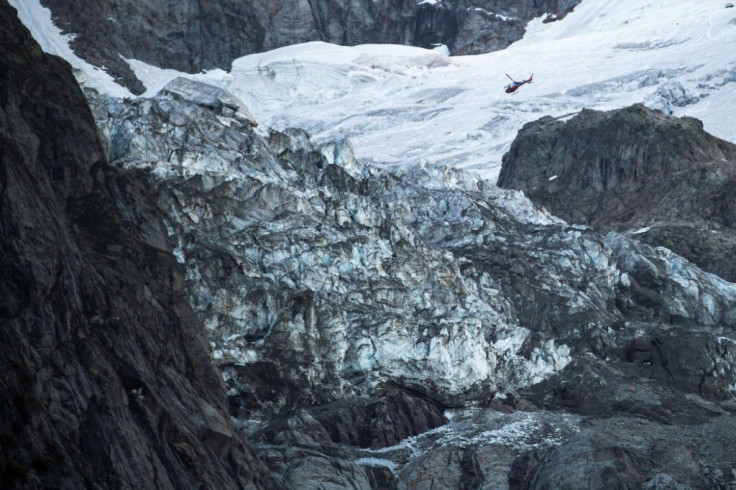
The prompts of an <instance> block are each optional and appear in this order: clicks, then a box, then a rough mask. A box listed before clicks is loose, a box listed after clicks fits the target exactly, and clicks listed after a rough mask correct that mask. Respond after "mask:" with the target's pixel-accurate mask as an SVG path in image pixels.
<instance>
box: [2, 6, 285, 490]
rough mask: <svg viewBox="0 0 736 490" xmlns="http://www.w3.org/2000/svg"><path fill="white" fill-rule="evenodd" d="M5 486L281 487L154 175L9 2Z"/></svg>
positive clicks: (5, 18) (5, 54)
mask: <svg viewBox="0 0 736 490" xmlns="http://www.w3.org/2000/svg"><path fill="white" fill-rule="evenodd" d="M0 23H1V24H2V26H3V28H2V30H0V45H1V46H2V48H1V49H0V87H1V89H0V158H1V159H2V162H1V164H0V230H1V233H0V251H1V252H0V270H1V271H2V273H0V297H2V301H0V366H2V380H1V381H0V387H2V396H0V413H1V414H2V416H1V417H0V447H2V450H1V451H0V486H2V487H3V488H91V487H95V488H98V487H99V488H198V487H202V486H213V487H218V488H244V487H247V488H277V487H278V482H276V481H275V480H273V479H272V478H271V476H270V474H269V473H268V472H267V471H266V470H265V469H264V467H263V466H262V464H261V463H260V462H259V461H258V460H257V459H256V458H255V457H254V455H253V453H252V451H251V450H250V449H249V448H248V447H247V446H245V444H244V443H243V442H242V440H241V439H240V437H239V436H238V435H237V433H236V432H235V431H234V429H233V427H232V425H231V422H230V420H229V418H228V413H227V402H226V399H225V396H224V387H223V384H222V381H221V379H220V378H219V377H218V375H217V373H216V372H215V371H214V370H213V369H212V366H211V359H210V352H209V349H208V346H207V344H206V339H205V337H204V335H203V330H202V326H201V323H200V322H199V321H198V319H197V318H196V316H195V314H194V313H193V311H192V310H191V308H190V306H189V305H188V303H187V301H186V296H185V294H184V291H185V290H184V285H185V277H184V271H183V270H182V268H181V267H180V266H179V265H177V264H176V262H175V260H174V259H173V258H172V255H171V248H170V245H169V240H168V236H167V234H166V231H165V229H164V227H163V224H162V221H161V218H162V215H161V213H160V211H159V210H158V209H157V208H156V207H155V205H154V203H155V201H154V200H152V199H151V195H150V194H149V191H148V186H147V185H146V184H145V182H144V179H143V178H142V177H143V176H142V175H140V174H136V173H133V172H127V171H120V170H116V169H113V168H112V167H110V166H109V165H107V163H106V159H105V155H104V152H103V148H102V146H101V144H100V141H99V139H98V135H97V131H96V127H95V124H94V121H93V119H92V115H91V114H90V111H89V107H88V106H87V104H86V102H85V99H84V97H83V95H82V93H81V91H80V90H79V87H78V86H77V84H76V82H75V80H74V77H73V76H72V73H71V68H70V67H69V65H68V64H66V63H65V62H63V61H61V60H60V59H58V58H54V57H50V56H48V55H45V54H43V53H42V52H41V49H40V48H39V47H38V45H37V44H35V42H34V41H33V40H32V39H31V37H30V33H29V32H28V31H27V30H26V29H25V28H24V27H23V26H22V25H21V24H20V22H19V21H18V19H17V16H16V12H15V11H14V10H13V9H11V8H10V7H9V6H8V4H7V2H6V1H5V0H2V1H0Z"/></svg>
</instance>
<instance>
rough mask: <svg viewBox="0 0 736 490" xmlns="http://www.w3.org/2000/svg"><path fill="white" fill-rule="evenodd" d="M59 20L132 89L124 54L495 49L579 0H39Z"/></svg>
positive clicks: (134, 83) (210, 56)
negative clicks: (335, 47) (319, 44)
mask: <svg viewBox="0 0 736 490" xmlns="http://www.w3.org/2000/svg"><path fill="white" fill-rule="evenodd" d="M42 1H43V4H44V5H45V6H47V7H49V8H50V9H51V11H52V13H53V16H54V17H55V18H56V19H57V23H59V25H60V26H61V27H62V28H63V29H65V30H67V31H69V32H71V33H74V34H76V35H77V37H75V39H74V40H73V41H72V46H73V48H74V49H75V51H77V52H78V53H79V55H80V56H81V57H82V58H84V59H86V60H88V61H89V62H91V63H92V64H94V65H97V66H105V67H106V69H107V70H109V71H110V73H112V74H113V75H114V76H115V77H116V78H118V79H119V80H120V81H121V82H122V83H123V84H124V85H125V86H127V87H128V88H130V89H131V90H132V91H133V92H134V93H141V92H143V91H144V87H143V86H142V84H141V83H140V81H138V80H137V79H136V78H135V75H134V74H133V73H132V71H131V70H130V68H129V67H128V65H127V63H125V61H124V60H122V59H121V58H120V57H121V56H122V57H123V58H126V59H131V58H134V59H138V60H141V61H145V62H146V63H149V64H152V65H156V66H159V67H162V68H174V69H177V70H180V71H184V72H189V73H194V72H198V71H202V70H209V69H212V68H218V67H219V68H224V69H229V68H230V63H231V62H232V60H233V59H235V58H238V57H240V56H243V55H246V54H250V53H256V52H262V51H267V50H270V49H274V48H278V47H281V46H286V45H290V44H297V43H301V42H307V41H317V40H321V41H326V42H330V43H335V44H342V45H356V44H368V43H392V44H407V45H414V46H421V47H432V46H434V45H436V44H440V43H441V44H446V45H447V46H448V47H449V48H450V51H451V52H452V53H453V54H474V53H482V52H487V51H491V50H495V49H502V48H504V47H506V46H508V45H509V44H511V43H512V42H514V41H516V40H518V39H521V37H522V36H523V34H524V29H525V26H526V23H527V22H528V21H529V20H530V19H532V18H534V17H538V16H540V15H542V14H544V13H549V14H550V15H551V16H553V18H557V17H561V16H563V15H564V14H565V13H566V12H568V11H569V10H571V9H572V8H573V7H574V6H575V5H577V4H578V3H579V0H524V1H521V2H513V4H511V5H509V2H503V1H499V0H458V1H455V0H452V1H450V0H442V1H439V2H418V1H416V0H401V1H393V0H392V1H389V0H380V1H376V0H311V1H308V0H290V1H286V0H279V1H272V0H256V1H253V2H232V1H197V2H187V3H181V2H179V3H177V2H173V3H172V2H165V1H162V0H156V1H148V2H136V1H129V0H124V1H115V2H112V1H109V0H106V1H102V2H99V1H95V2H83V1H80V2H67V1H64V0H42Z"/></svg>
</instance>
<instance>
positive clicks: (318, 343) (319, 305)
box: [91, 84, 570, 412]
mask: <svg viewBox="0 0 736 490" xmlns="http://www.w3.org/2000/svg"><path fill="white" fill-rule="evenodd" d="M202 86H203V85H202ZM203 87H204V86H203ZM187 89H189V90H190V92H188V95H187V97H182V96H180V95H179V94H178V93H177V91H175V90H169V91H164V92H162V93H161V94H160V95H158V96H157V97H155V98H153V99H138V100H133V101H125V102H123V101H120V100H115V99H111V98H107V97H104V96H101V97H99V98H95V97H92V99H91V100H92V105H93V107H94V108H95V113H96V114H97V117H98V120H99V122H100V126H101V128H102V133H103V135H104V136H105V139H106V141H107V145H108V148H109V151H110V157H111V161H112V163H113V164H116V165H121V166H125V167H129V168H141V169H145V170H148V171H150V172H151V175H152V177H153V178H154V181H155V182H156V185H157V186H158V187H159V189H160V190H161V197H160V205H161V206H162V208H163V209H164V210H165V211H166V212H167V213H168V216H169V226H170V229H171V233H172V234H173V235H174V236H175V238H176V240H177V242H178V243H179V246H178V248H177V253H178V256H179V260H180V262H183V263H184V265H185V266H186V268H187V270H188V277H189V279H190V282H191V287H190V291H191V302H192V304H193V306H194V307H195V309H196V311H197V312H198V313H199V314H200V316H201V318H202V320H203V322H204V324H205V325H206V326H207V328H208V332H209V335H210V339H211V342H212V343H213V345H214V359H215V361H216V362H217V363H218V364H219V365H220V366H221V367H222V369H223V370H224V372H225V373H226V379H227V380H228V383H229V385H230V389H231V394H232V395H233V396H235V394H236V393H239V390H249V389H251V388H247V386H248V385H249V384H252V383H255V382H256V380H255V379H254V378H253V377H251V376H249V375H248V374H247V372H248V371H249V370H250V367H252V366H254V365H258V366H272V368H273V370H274V373H278V374H274V376H276V377H277V378H280V379H278V382H279V383H283V384H286V385H292V384H293V385H294V386H298V387H299V390H298V391H285V392H284V393H283V394H281V395H279V396H277V399H279V400H278V401H277V402H276V404H277V405H278V406H281V407H289V406H292V405H293V404H294V403H296V400H298V399H307V400H311V402H314V403H316V402H326V401H330V400H333V399H337V398H340V397H342V396H345V395H352V394H358V395H366V394H370V393H372V392H375V390H376V389H378V388H379V387H381V386H385V385H387V384H395V385H398V386H404V387H407V388H412V389H415V390H417V391H419V392H422V393H425V394H426V395H428V396H431V397H432V398H434V399H437V400H440V401H443V402H445V403H450V404H465V403H468V402H473V401H480V400H488V399H490V397H492V396H493V394H494V393H496V392H497V391H504V392H506V391H513V390H515V389H516V388H518V387H520V386H526V385H528V384H530V383H533V382H536V381H539V380H541V379H543V378H544V377H546V376H548V375H549V374H551V373H553V372H555V371H557V370H559V369H561V368H563V367H564V366H565V365H566V364H567V362H569V360H570V357H569V356H570V350H569V348H567V347H565V346H564V345H562V344H559V343H557V342H556V341H555V340H554V339H551V338H545V339H543V342H541V343H539V345H536V346H535V347H534V348H533V349H531V350H530V352H529V353H527V354H522V352H521V351H522V348H523V347H524V346H525V345H526V344H527V343H528V341H529V339H530V337H531V330H532V327H529V326H524V325H522V324H520V323H519V321H518V320H517V317H518V314H517V313H516V311H515V307H514V305H513V304H512V303H511V302H509V301H508V300H507V299H506V298H505V297H504V294H502V293H501V292H500V291H499V289H498V285H496V284H495V282H494V279H493V277H492V275H491V274H489V273H488V272H484V273H483V272H481V271H480V270H479V268H478V266H476V265H473V264H472V262H473V258H472V257H468V255H469V254H470V255H472V252H469V251H466V250H465V249H470V250H471V251H472V249H473V248H478V249H481V250H482V249H484V248H486V247H487V246H488V243H489V242H499V243H502V242H505V241H508V240H509V239H510V238H509V233H508V231H506V230H504V229H503V228H507V227H517V226H521V225H522V224H535V225H538V226H550V225H555V224H558V223H560V222H559V220H556V219H555V218H552V217H551V216H549V215H547V214H546V213H544V212H541V211H539V210H537V209H535V208H534V207H533V206H532V205H531V204H530V203H529V202H528V201H526V200H525V199H524V198H523V197H522V196H521V195H520V194H519V193H515V192H513V191H501V190H499V189H497V188H496V187H495V186H492V185H489V184H488V183H487V182H483V181H480V180H478V179H477V178H476V177H473V176H471V175H467V174H465V173H463V172H461V171H457V170H450V169H447V170H444V171H442V170H438V169H433V168H417V169H413V170H408V171H400V172H395V173H390V172H388V171H385V170H379V169H377V168H374V167H370V166H365V165H363V164H361V163H360V162H359V161H357V160H356V159H355V157H354V156H353V155H352V149H351V146H350V143H349V142H348V141H344V140H343V141H337V142H334V143H329V144H326V145H324V146H323V147H320V148H317V147H315V146H314V145H313V144H312V143H311V142H310V141H309V137H308V135H307V134H305V133H303V132H302V131H299V130H287V131H285V132H284V133H273V134H271V135H270V137H269V138H268V139H262V138H260V137H259V136H257V135H256V134H255V133H253V131H251V130H250V129H249V128H244V127H241V126H233V127H231V126H230V124H229V123H228V122H227V120H225V119H227V118H225V117H223V116H222V115H218V114H215V111H214V110H213V107H214V104H212V103H209V104H203V103H202V102H201V100H200V99H205V98H206V97H208V96H210V95H211V94H209V92H206V93H205V94H204V95H203V96H202V97H197V96H195V95H193V94H192V93H191V90H192V89H193V84H190V85H187ZM210 98H212V97H210ZM214 100H216V99H214ZM190 101H191V102H190ZM516 216H518V218H516ZM454 249H458V250H461V249H462V253H461V254H456V253H455V252H453V250H454ZM249 403H250V405H248V407H247V409H248V410H254V411H255V412H258V411H259V410H261V409H262V408H263V407H262V405H266V406H269V407H270V406H271V404H272V403H274V401H273V400H268V401H266V400H255V401H251V402H249Z"/></svg>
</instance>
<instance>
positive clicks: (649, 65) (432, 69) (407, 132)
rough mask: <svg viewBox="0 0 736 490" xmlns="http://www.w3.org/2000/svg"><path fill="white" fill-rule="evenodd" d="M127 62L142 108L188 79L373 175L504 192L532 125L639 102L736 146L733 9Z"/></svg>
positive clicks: (26, 12) (54, 36) (59, 50)
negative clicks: (433, 176) (455, 39)
mask: <svg viewBox="0 0 736 490" xmlns="http://www.w3.org/2000/svg"><path fill="white" fill-rule="evenodd" d="M10 3H11V4H13V5H14V6H15V7H16V8H18V9H19V11H20V12H19V14H20V16H21V20H22V21H23V22H24V23H25V24H26V26H28V27H29V29H30V30H31V31H32V32H33V33H34V36H35V38H36V39H37V41H38V42H39V43H40V44H41V46H42V47H43V48H44V49H45V50H46V51H48V52H51V53H54V54H59V55H60V56H63V57H65V58H66V59H68V60H69V61H70V63H72V65H74V66H75V67H76V68H79V69H80V70H82V71H84V72H86V73H87V76H86V77H84V82H83V83H85V84H86V85H88V86H92V87H95V88H97V89H99V90H101V91H103V92H107V93H110V94H112V95H117V96H121V95H126V94H127V95H128V96H130V94H129V93H127V91H125V89H122V88H121V87H119V86H117V85H115V84H114V83H113V82H112V81H111V80H110V79H109V77H107V78H105V76H106V74H105V73H104V72H102V71H101V70H99V69H95V68H94V67H91V66H90V65H89V64H87V63H85V62H83V61H82V60H80V59H79V58H77V57H76V56H75V55H73V53H71V50H70V49H69V48H68V46H67V44H68V37H67V36H63V35H61V34H60V32H59V30H58V29H56V28H55V27H53V26H52V25H51V16H50V14H49V12H48V10H46V9H44V8H42V7H41V6H40V5H39V0H11V2H10ZM128 62H129V63H130V65H131V67H132V68H133V69H134V70H135V72H136V74H137V75H138V76H139V78H140V79H141V80H142V81H143V83H144V84H145V85H146V87H147V88H148V91H147V93H146V94H144V96H150V95H153V94H155V93H156V92H157V91H158V90H160V89H161V88H162V87H163V86H164V85H165V84H166V83H167V82H168V81H170V80H172V79H173V78H175V77H177V76H182V75H184V76H188V77H190V78H194V79H198V80H200V81H205V82H208V83H212V84H215V85H218V86H220V87H223V88H226V89H228V90H230V91H231V92H233V93H234V94H235V95H237V96H238V97H239V98H240V99H241V100H243V101H244V102H245V104H246V105H247V106H248V109H249V110H250V111H251V112H252V113H253V115H254V116H255V118H256V120H257V121H258V122H259V124H260V128H261V130H263V131H267V130H268V128H275V129H279V130H282V129H284V128H286V127H290V126H295V127H301V128H304V129H306V130H307V131H309V132H310V133H311V134H312V135H313V137H314V139H315V141H317V142H318V143H319V142H326V141H329V140H333V139H335V138H341V137H347V138H350V139H351V140H352V142H353V145H354V148H355V153H356V156H357V157H359V158H360V159H363V160H365V161H371V162H375V163H376V164H380V165H389V166H393V165H416V164H419V163H421V164H430V165H435V164H436V165H444V166H450V167H457V168H465V169H471V170H474V171H476V172H478V173H479V174H480V175H481V176H482V177H484V178H488V179H494V180H495V178H496V177H497V176H498V172H499V170H500V166H501V158H502V156H503V154H504V153H505V152H506V151H507V150H508V148H509V145H510V144H511V142H512V141H513V139H514V138H515V136H516V133H517V131H518V130H519V129H520V128H521V126H522V125H524V124H525V123H527V122H529V121H532V120H535V119H538V118H540V117H542V116H546V115H549V116H553V117H561V118H564V117H569V116H571V115H573V114H575V113H577V112H578V111H580V110H581V109H583V108H592V109H599V110H609V109H615V108H619V107H624V106H627V105H630V104H633V103H637V102H643V103H645V104H647V105H648V106H650V107H655V108H658V109H661V110H664V111H666V112H669V113H672V114H674V115H677V116H685V115H687V116H693V117H697V118H698V119H701V120H702V121H703V122H704V124H705V129H706V130H707V131H709V132H710V133H712V134H714V135H716V136H718V137H720V138H723V139H726V140H729V141H736V124H735V123H736V117H735V116H734V109H735V108H736V9H735V8H727V7H726V2H724V1H723V0H706V1H701V2H693V1H692V0H652V1H642V0H620V1H617V2H606V1H602V0H584V1H583V2H582V3H581V4H580V5H579V6H578V7H577V8H575V10H574V12H572V13H570V14H569V15H567V16H566V17H565V18H564V19H563V20H562V21H558V22H552V23H547V24H545V23H543V22H542V17H540V18H539V19H536V20H534V21H532V22H530V24H529V25H528V27H527V33H526V35H525V37H524V39H522V40H521V41H519V42H517V43H515V44H513V45H512V46H510V47H509V48H507V49H505V50H503V51H498V52H494V53H488V54H484V55H476V56H459V57H454V56H451V55H450V54H449V53H447V50H446V48H444V47H440V48H437V49H435V50H425V49H420V48H413V47H406V46H394V45H365V46H356V47H342V46H335V45H330V44H326V43H321V42H313V43H307V44H303V45H296V46H290V47H286V48H281V49H277V50H274V51H271V52H267V53H262V54H256V55H250V56H245V57H243V58H240V59H238V60H235V61H234V62H233V67H232V70H231V71H230V72H224V71H222V70H215V71H211V72H208V73H201V74H195V75H186V74H182V73H180V72H176V71H174V70H162V69H159V68H156V67H152V66H150V65H146V64H145V63H142V62H139V61H136V60H128ZM506 73H508V74H509V75H510V76H512V77H514V78H516V79H521V78H528V77H529V75H531V74H532V73H533V74H534V83H533V84H532V85H525V86H523V87H522V88H521V89H519V91H518V92H517V93H516V94H513V95H508V94H506V93H505V92H504V91H503V88H504V87H505V85H506V84H507V83H508V82H509V80H508V78H507V76H506Z"/></svg>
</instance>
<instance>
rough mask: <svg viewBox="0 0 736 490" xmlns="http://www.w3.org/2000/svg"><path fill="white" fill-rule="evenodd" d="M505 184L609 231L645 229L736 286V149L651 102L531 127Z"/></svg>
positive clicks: (653, 240)
mask: <svg viewBox="0 0 736 490" xmlns="http://www.w3.org/2000/svg"><path fill="white" fill-rule="evenodd" d="M498 185H499V186H500V187H505V188H513V189H520V190H523V191H524V193H525V194H526V195H527V196H529V198H531V199H532V200H534V201H536V202H538V203H540V204H542V205H544V206H546V207H547V208H548V209H549V210H550V211H551V212H552V213H554V214H555V215H557V216H560V217H561V218H563V219H565V220H567V221H570V222H575V223H583V224H588V225H592V226H594V227H596V228H598V229H601V230H618V231H627V230H628V231H638V233H637V234H636V237H637V238H639V239H640V240H643V241H645V242H648V243H650V244H652V245H662V246H665V247H667V248H670V249H671V250H673V251H675V252H677V253H678V254H680V255H682V256H684V257H686V258H687V259H689V260H691V261H693V262H695V263H697V264H698V265H700V266H701V267H703V268H704V269H706V270H708V271H710V272H713V273H716V274H719V275H721V276H722V277H723V278H725V279H727V280H729V281H736V265H734V262H733V260H732V259H731V257H732V256H733V254H734V252H736V205H735V204H734V203H735V202H736V145H733V144H732V143H729V142H726V141H723V140H720V139H718V138H715V137H713V136H711V135H710V134H708V133H706V132H705V131H704V130H703V125H702V123H701V122H700V121H698V120H696V119H692V118H686V117H685V118H679V119H678V118H674V117H671V116H666V115H664V114H662V113H661V112H659V111H655V110H652V109H648V108H646V107H645V106H643V105H634V106H631V107H628V108H625V109H621V110H617V111H611V112H596V111H591V110H584V111H583V112H581V113H580V114H579V115H578V116H576V117H574V118H572V119H571V120H570V121H568V122H564V121H560V120H555V119H553V118H551V117H545V118H542V119H540V120H538V121H535V122H533V123H529V124H527V125H525V126H524V127H523V128H522V129H521V131H519V135H518V137H517V138H516V140H515V141H514V143H513V144H512V146H511V149H510V150H509V152H508V154H506V155H505V157H504V162H503V167H502V169H501V174H500V176H499V179H498Z"/></svg>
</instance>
